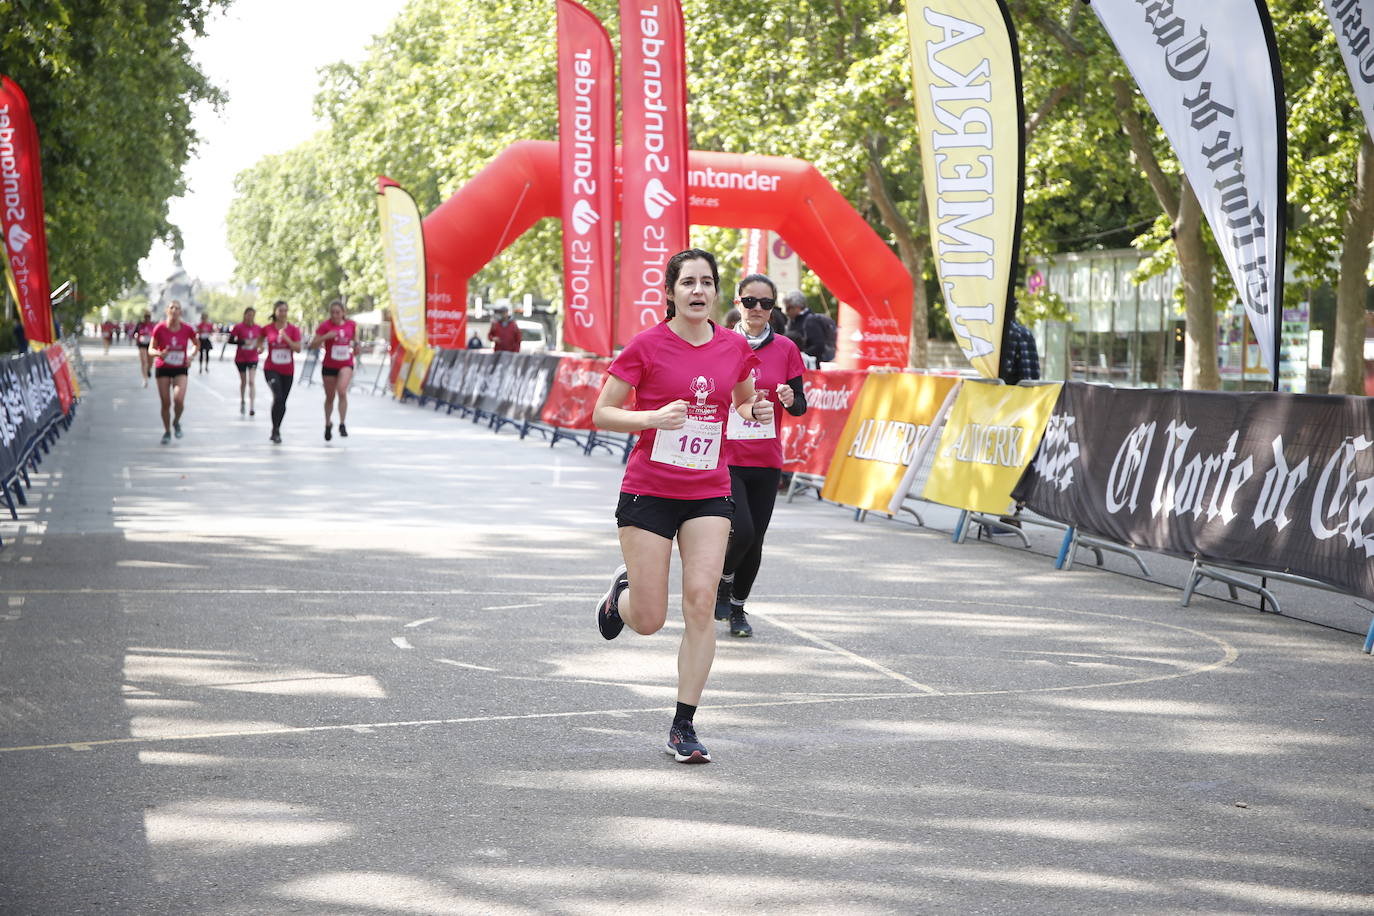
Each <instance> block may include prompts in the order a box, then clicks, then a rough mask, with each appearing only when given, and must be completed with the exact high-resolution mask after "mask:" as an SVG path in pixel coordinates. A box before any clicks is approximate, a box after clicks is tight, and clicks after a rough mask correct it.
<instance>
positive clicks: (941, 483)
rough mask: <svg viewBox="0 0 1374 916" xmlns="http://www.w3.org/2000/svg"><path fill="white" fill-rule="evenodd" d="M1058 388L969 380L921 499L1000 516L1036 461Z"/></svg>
mask: <svg viewBox="0 0 1374 916" xmlns="http://www.w3.org/2000/svg"><path fill="white" fill-rule="evenodd" d="M1062 387H1063V386H1062V385H1059V384H1053V385H1035V386H1031V387H1023V386H1021V385H1016V386H1007V385H995V384H988V383H986V382H982V383H980V382H971V383H967V384H965V385H964V387H963V388H962V389H960V391H959V396H958V397H957V398H955V399H954V407H953V408H952V409H951V410H950V412H949V419H947V420H946V421H945V427H944V430H943V431H942V432H941V434H940V442H939V444H938V445H936V446H935V459H934V461H933V463H932V464H931V468H930V476H929V478H927V480H926V488H925V491H924V492H923V493H922V494H921V495H922V497H923V498H925V499H928V500H930V501H931V502H937V503H943V504H944V505H946V506H954V507H955V508H956V509H972V510H973V511H974V512H982V513H986V514H989V515H1000V514H1002V513H1004V512H1006V511H1007V510H1008V509H1010V508H1011V491H1012V488H1013V487H1015V486H1016V483H1017V481H1019V480H1020V479H1021V474H1022V473H1023V472H1025V470H1026V465H1028V464H1030V461H1031V459H1032V458H1034V457H1035V450H1036V449H1038V448H1039V447H1040V439H1041V438H1042V437H1043V436H1044V435H1045V425H1046V424H1047V423H1049V421H1050V413H1051V412H1052V411H1053V410H1054V403H1055V401H1057V400H1059V389H1060V388H1062Z"/></svg>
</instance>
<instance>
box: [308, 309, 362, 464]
mask: <svg viewBox="0 0 1374 916" xmlns="http://www.w3.org/2000/svg"><path fill="white" fill-rule="evenodd" d="M321 345H323V346H324V359H323V361H322V365H321V368H320V376H321V377H322V379H323V381H324V441H326V442H328V441H329V440H330V439H332V438H334V398H335V397H338V399H339V435H340V436H345V437H346V436H347V435H348V426H347V425H346V424H347V422H348V386H349V385H350V384H352V382H353V359H354V357H356V356H357V355H358V326H357V325H356V324H354V323H353V321H352V320H351V319H349V317H348V315H347V314H346V313H345V312H344V307H343V303H342V302H340V301H339V300H337V299H335V300H334V301H333V302H331V303H329V318H328V319H326V320H325V321H323V322H321V324H320V326H319V327H318V328H316V329H315V336H314V337H313V338H311V340H310V349H312V350H313V349H315V348H316V347H318V346H321Z"/></svg>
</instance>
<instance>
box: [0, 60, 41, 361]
mask: <svg viewBox="0 0 1374 916" xmlns="http://www.w3.org/2000/svg"><path fill="white" fill-rule="evenodd" d="M0 231H3V247H4V251H5V260H6V261H7V262H8V267H9V271H10V273H11V274H12V276H13V278H14V286H15V288H14V289H13V290H12V292H13V293H14V295H15V298H16V299H17V300H18V302H19V313H20V315H21V316H22V318H23V321H24V336H25V337H27V338H28V339H29V341H30V342H33V343H52V342H53V325H52V303H51V298H50V297H51V293H52V286H51V282H50V280H49V278H48V233H47V230H46V229H45V228H44V223H43V177H42V174H41V172H40V170H39V162H38V129H37V128H36V127H35V126H34V123H33V117H32V115H30V114H29V100H28V97H27V96H25V95H24V90H22V89H20V88H19V85H18V84H17V83H15V82H14V80H12V79H10V78H9V77H8V76H5V77H0Z"/></svg>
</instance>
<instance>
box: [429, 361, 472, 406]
mask: <svg viewBox="0 0 1374 916" xmlns="http://www.w3.org/2000/svg"><path fill="white" fill-rule="evenodd" d="M462 352H463V351H461V350H440V351H439V352H438V353H436V354H434V361H433V362H432V363H430V364H429V375H428V376H427V377H426V378H425V386H424V389H423V392H424V396H425V397H427V398H433V399H434V400H437V401H443V402H444V403H448V404H451V403H453V387H454V377H455V368H456V364H457V357H458V355H459V354H460V353H462ZM458 371H460V372H461V369H459V370H458Z"/></svg>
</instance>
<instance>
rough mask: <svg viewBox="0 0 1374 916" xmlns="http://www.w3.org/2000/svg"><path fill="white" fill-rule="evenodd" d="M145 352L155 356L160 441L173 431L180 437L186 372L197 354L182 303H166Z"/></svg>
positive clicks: (164, 441)
mask: <svg viewBox="0 0 1374 916" xmlns="http://www.w3.org/2000/svg"><path fill="white" fill-rule="evenodd" d="M148 353H149V355H150V356H152V357H153V358H154V364H153V365H154V368H153V374H154V375H155V376H156V377H157V394H158V398H159V399H160V400H161V402H162V444H163V445H166V444H167V443H168V442H171V441H172V434H173V432H175V433H176V437H177V438H178V439H180V438H181V414H182V411H184V410H185V409H186V387H187V384H188V383H189V381H190V380H189V378H188V375H187V374H188V373H189V372H190V370H191V360H192V359H193V358H194V357H195V355H196V332H195V329H194V328H192V327H191V326H190V325H189V324H187V323H186V322H184V321H182V320H181V303H180V302H178V301H177V300H175V299H173V300H172V302H171V304H170V305H168V306H167V320H166V321H162V322H159V323H158V325H157V327H155V328H153V338H152V343H150V344H149V345H148ZM173 408H175V413H174V412H173Z"/></svg>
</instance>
